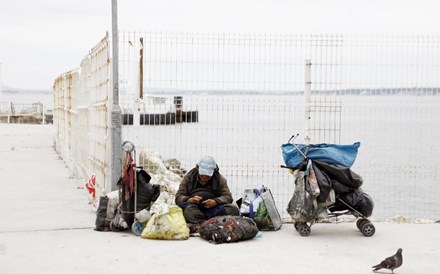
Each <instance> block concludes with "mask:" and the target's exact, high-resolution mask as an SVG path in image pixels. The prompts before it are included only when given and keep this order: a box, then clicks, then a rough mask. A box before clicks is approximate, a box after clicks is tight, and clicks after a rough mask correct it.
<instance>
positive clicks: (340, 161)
mask: <svg viewBox="0 0 440 274" xmlns="http://www.w3.org/2000/svg"><path fill="white" fill-rule="evenodd" d="M360 145H361V143H360V142H356V143H354V144H352V145H335V144H314V145H308V146H306V145H304V144H295V145H293V144H291V143H287V144H283V145H281V149H282V151H283V158H284V162H285V163H286V166H288V167H291V168H298V166H299V165H300V164H301V163H303V162H304V156H303V155H302V154H301V152H302V153H303V154H305V155H306V156H307V158H308V159H311V160H319V161H323V162H326V163H330V164H337V165H341V166H344V167H348V168H350V167H351V166H352V165H353V163H354V161H355V160H356V156H357V153H358V148H359V147H360ZM297 148H298V149H299V150H301V152H299V151H298V149H297Z"/></svg>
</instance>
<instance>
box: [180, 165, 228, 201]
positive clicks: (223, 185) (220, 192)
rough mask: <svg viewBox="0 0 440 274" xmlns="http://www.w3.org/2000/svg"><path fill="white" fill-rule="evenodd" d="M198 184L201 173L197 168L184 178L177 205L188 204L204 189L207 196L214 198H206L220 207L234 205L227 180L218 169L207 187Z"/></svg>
mask: <svg viewBox="0 0 440 274" xmlns="http://www.w3.org/2000/svg"><path fill="white" fill-rule="evenodd" d="M198 182H199V171H198V167H197V166H196V167H195V168H193V169H192V170H190V171H189V172H188V173H187V174H186V175H185V177H183V180H182V182H181V183H180V185H179V189H178V190H177V193H176V201H175V202H176V204H181V203H183V202H186V201H187V200H188V199H189V198H191V197H192V196H194V195H195V193H196V192H199V191H203V190H204V188H206V193H207V194H209V195H212V197H206V199H210V198H212V199H214V200H215V201H216V202H217V204H218V205H223V204H230V203H232V201H233V199H232V194H231V191H230V190H229V187H228V184H227V181H226V178H225V177H223V176H222V175H221V174H220V173H219V170H218V167H217V168H216V169H215V171H214V174H213V175H212V177H211V179H210V180H209V181H208V183H206V185H205V186H201V185H200V184H199V183H198ZM199 196H200V195H199ZM202 197H203V196H202ZM204 198H205V197H204Z"/></svg>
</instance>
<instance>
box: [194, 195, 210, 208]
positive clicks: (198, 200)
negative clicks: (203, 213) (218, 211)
mask: <svg viewBox="0 0 440 274" xmlns="http://www.w3.org/2000/svg"><path fill="white" fill-rule="evenodd" d="M202 200H203V198H202V197H200V196H197V195H195V196H194V197H191V198H189V199H188V201H187V202H188V203H191V204H195V205H203V206H204V207H206V208H212V207H216V206H217V202H216V201H215V200H214V199H207V200H205V201H203V202H202Z"/></svg>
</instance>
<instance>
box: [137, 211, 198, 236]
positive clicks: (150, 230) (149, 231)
mask: <svg viewBox="0 0 440 274" xmlns="http://www.w3.org/2000/svg"><path fill="white" fill-rule="evenodd" d="M141 237H142V238H145V239H160V240H186V239H188V238H189V228H188V226H187V225H186V221H185V218H184V217H183V211H182V209H181V208H180V207H178V206H176V205H172V206H170V207H169V211H168V213H166V214H161V215H156V214H154V215H153V216H152V217H151V219H150V220H149V221H148V223H147V225H146V226H145V228H144V230H143V231H142V234H141Z"/></svg>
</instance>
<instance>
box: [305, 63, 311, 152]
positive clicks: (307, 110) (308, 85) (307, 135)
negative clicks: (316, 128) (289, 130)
mask: <svg viewBox="0 0 440 274" xmlns="http://www.w3.org/2000/svg"><path fill="white" fill-rule="evenodd" d="M311 73H312V62H311V61H310V59H306V66H305V89H304V144H305V145H309V144H310V108H311V107H310V99H311V86H312V75H311Z"/></svg>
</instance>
